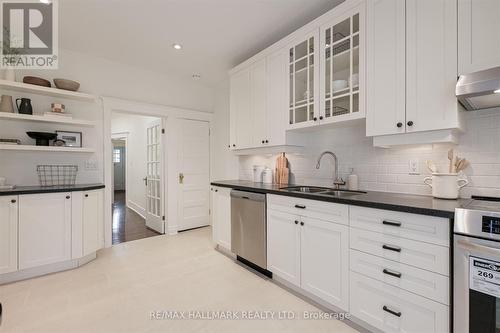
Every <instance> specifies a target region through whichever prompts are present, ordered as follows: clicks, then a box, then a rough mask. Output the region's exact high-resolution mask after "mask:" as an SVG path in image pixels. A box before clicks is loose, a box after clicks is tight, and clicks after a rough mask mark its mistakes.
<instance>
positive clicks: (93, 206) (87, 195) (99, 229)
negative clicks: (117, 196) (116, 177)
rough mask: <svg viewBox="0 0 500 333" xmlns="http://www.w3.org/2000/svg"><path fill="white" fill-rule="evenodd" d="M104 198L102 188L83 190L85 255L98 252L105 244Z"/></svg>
mask: <svg viewBox="0 0 500 333" xmlns="http://www.w3.org/2000/svg"><path fill="white" fill-rule="evenodd" d="M103 198H104V193H103V191H102V190H93V191H87V192H83V205H82V206H83V217H82V230H83V237H82V240H83V256H86V255H89V254H91V253H93V252H96V251H97V250H99V249H100V248H102V246H103V227H104V225H103V221H104V210H103Z"/></svg>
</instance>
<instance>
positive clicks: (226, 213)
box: [212, 186, 231, 251]
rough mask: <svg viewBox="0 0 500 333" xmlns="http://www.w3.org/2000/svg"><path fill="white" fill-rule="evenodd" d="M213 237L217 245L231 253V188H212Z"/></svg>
mask: <svg viewBox="0 0 500 333" xmlns="http://www.w3.org/2000/svg"><path fill="white" fill-rule="evenodd" d="M212 237H213V241H214V243H215V244H217V245H218V246H222V247H224V248H225V249H226V250H229V251H231V189H230V188H225V187H215V186H214V187H213V188H212Z"/></svg>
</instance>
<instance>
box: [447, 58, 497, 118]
mask: <svg viewBox="0 0 500 333" xmlns="http://www.w3.org/2000/svg"><path fill="white" fill-rule="evenodd" d="M456 94H457V98H458V101H459V102H460V103H461V104H462V105H463V106H464V108H465V109H466V110H468V111H472V110H480V109H488V108H495V107H500V67H495V68H490V69H487V70H484V71H479V72H474V73H470V74H466V75H460V78H459V79H458V82H457V87H456Z"/></svg>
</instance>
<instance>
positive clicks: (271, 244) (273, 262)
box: [267, 210, 300, 286]
mask: <svg viewBox="0 0 500 333" xmlns="http://www.w3.org/2000/svg"><path fill="white" fill-rule="evenodd" d="M299 219H300V218H299V216H297V215H292V214H287V213H283V212H278V211H274V210H267V269H268V270H269V271H270V272H272V273H273V274H274V275H276V276H278V277H280V278H282V279H283V280H286V281H288V282H290V283H291V284H294V285H296V286H300V228H299V225H298V224H299Z"/></svg>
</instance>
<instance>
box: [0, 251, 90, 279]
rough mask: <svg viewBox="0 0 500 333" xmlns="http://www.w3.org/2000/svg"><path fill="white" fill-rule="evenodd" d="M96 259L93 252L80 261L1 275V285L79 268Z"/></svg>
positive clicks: (69, 261) (75, 260)
mask: <svg viewBox="0 0 500 333" xmlns="http://www.w3.org/2000/svg"><path fill="white" fill-rule="evenodd" d="M96 257H97V255H96V252H92V253H91V254H89V255H86V256H85V257H82V258H78V259H72V260H66V261H62V262H56V263H53V264H48V265H43V266H39V267H32V268H27V269H23V270H20V271H16V272H11V273H6V274H1V275H0V285H2V284H6V283H11V282H16V281H21V280H26V279H31V278H34V277H38V276H43V275H47V274H51V273H57V272H62V271H67V270H70V269H74V268H78V267H80V266H83V265H85V264H87V263H88V262H90V261H92V260H94V259H95V258H96Z"/></svg>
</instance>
